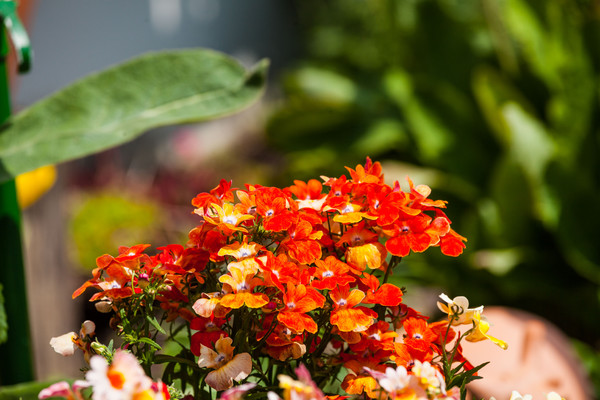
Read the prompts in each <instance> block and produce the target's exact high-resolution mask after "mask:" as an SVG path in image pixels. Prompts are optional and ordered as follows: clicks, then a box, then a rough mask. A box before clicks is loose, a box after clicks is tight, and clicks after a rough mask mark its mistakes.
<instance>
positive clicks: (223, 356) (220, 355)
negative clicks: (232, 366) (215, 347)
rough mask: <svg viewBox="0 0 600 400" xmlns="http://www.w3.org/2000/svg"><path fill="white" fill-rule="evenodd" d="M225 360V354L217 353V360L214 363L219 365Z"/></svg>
mask: <svg viewBox="0 0 600 400" xmlns="http://www.w3.org/2000/svg"><path fill="white" fill-rule="evenodd" d="M226 358H227V357H226V356H225V354H223V353H219V355H218V356H217V358H215V361H216V362H217V363H219V364H220V363H222V362H223V361H225V359H226Z"/></svg>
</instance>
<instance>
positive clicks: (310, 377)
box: [40, 158, 506, 400]
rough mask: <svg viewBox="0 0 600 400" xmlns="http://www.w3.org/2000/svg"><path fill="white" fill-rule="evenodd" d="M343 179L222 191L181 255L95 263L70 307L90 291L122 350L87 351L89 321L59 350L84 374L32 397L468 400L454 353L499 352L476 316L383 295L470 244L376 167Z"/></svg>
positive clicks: (469, 372) (207, 198)
mask: <svg viewBox="0 0 600 400" xmlns="http://www.w3.org/2000/svg"><path fill="white" fill-rule="evenodd" d="M347 169H348V172H349V173H350V177H349V178H348V177H346V176H344V175H342V176H341V177H339V178H328V177H323V182H320V181H318V180H315V179H312V180H309V181H308V182H302V181H294V185H292V186H290V187H287V188H284V189H279V188H275V187H266V186H260V185H245V187H244V188H243V189H234V188H232V183H231V182H227V181H225V180H222V181H221V182H220V184H219V185H218V186H217V187H216V188H214V189H213V190H211V191H210V192H208V193H200V194H198V195H197V196H196V197H195V198H194V199H193V200H192V205H193V206H194V207H195V210H194V213H195V214H196V215H197V216H199V217H200V222H199V225H198V226H197V227H195V228H194V229H192V230H191V232H190V233H189V241H188V242H187V244H186V246H182V245H178V244H171V245H168V246H165V247H159V248H158V249H157V250H158V251H157V253H156V254H154V255H149V254H147V253H146V252H145V251H146V250H147V249H148V247H149V245H146V244H141V245H136V246H133V247H123V248H120V249H119V254H118V255H116V256H111V255H103V256H101V257H99V258H98V259H97V268H95V269H94V270H93V274H92V275H93V276H92V278H91V279H89V280H88V281H87V282H85V283H84V284H83V285H82V286H81V287H79V288H78V289H77V290H75V292H74V293H73V297H77V296H79V295H81V294H82V293H83V292H84V291H85V290H86V289H87V288H94V289H95V290H96V291H97V292H96V293H95V294H94V295H93V296H92V297H91V301H94V302H96V307H97V308H98V309H99V310H101V311H104V312H110V313H113V316H112V319H111V327H112V328H113V329H114V330H115V332H116V334H117V335H118V336H119V338H120V339H121V341H122V344H121V346H120V347H121V348H122V349H126V351H125V350H121V349H118V350H114V349H113V344H112V342H111V344H109V345H108V346H105V345H103V344H101V343H99V342H98V341H97V340H95V339H94V329H93V324H91V323H90V322H86V323H84V325H83V327H82V330H81V332H80V333H79V334H75V333H74V332H70V333H68V334H66V335H63V336H62V337H59V338H53V342H51V343H52V344H53V346H54V347H55V349H56V350H57V351H58V352H61V353H62V354H72V353H73V352H74V351H75V350H76V349H77V348H79V349H81V350H83V351H84V353H85V355H86V360H88V361H89V363H90V369H89V371H88V372H87V373H86V380H85V381H78V382H76V384H74V385H73V386H72V387H71V386H69V385H66V384H64V383H62V384H61V385H62V386H59V387H57V388H54V389H52V387H51V388H48V389H47V391H46V392H43V393H41V394H40V397H46V396H51V395H57V393H58V394H59V395H62V396H63V397H67V398H78V399H79V398H84V397H86V396H87V397H90V396H91V398H92V399H94V400H97V399H117V398H118V399H120V398H123V399H133V398H135V399H137V398H152V399H165V398H182V397H184V396H186V397H189V398H195V399H205V398H206V399H208V398H211V399H212V398H215V396H216V394H218V395H220V396H221V398H228V397H235V398H237V397H239V396H240V395H241V394H242V393H243V392H245V391H248V393H247V395H248V396H251V397H252V398H254V397H257V398H258V397H266V396H267V395H269V397H270V398H274V397H276V396H277V395H276V394H275V393H273V391H274V390H277V388H278V387H281V388H283V389H284V390H283V392H284V397H285V398H286V400H287V399H290V398H294V399H296V398H324V397H325V395H324V394H323V393H336V394H341V393H344V397H346V396H347V395H357V396H358V395H361V396H365V397H369V398H386V397H392V398H395V399H405V398H406V399H416V398H418V399H458V398H464V396H465V393H466V388H465V386H466V384H467V383H468V382H470V381H471V380H473V379H476V378H477V371H478V370H479V369H480V368H481V367H483V365H480V366H476V367H475V366H473V365H471V364H470V363H469V362H468V361H467V360H466V359H465V358H464V357H463V355H462V340H463V339H464V340H466V341H471V342H476V341H480V340H487V339H489V340H491V341H493V342H494V343H496V344H497V345H499V346H500V347H502V348H506V344H505V343H504V342H503V341H501V340H499V339H496V338H494V337H492V336H489V335H488V334H487V332H488V330H489V324H488V323H487V321H486V319H485V317H484V316H483V315H482V312H483V307H478V308H469V305H468V301H467V299H466V298H464V297H456V298H454V299H451V298H450V297H448V296H446V295H444V294H442V295H441V296H440V297H441V300H442V301H440V302H439V303H438V306H439V307H440V309H441V310H442V311H443V312H445V313H446V314H447V315H448V318H447V319H446V320H442V321H438V322H431V321H429V318H428V317H427V316H424V315H422V314H421V313H419V312H418V311H416V310H415V309H413V308H411V307H409V306H407V305H406V304H404V303H403V302H402V298H403V294H404V289H403V288H400V287H398V286H396V285H394V284H392V283H390V282H389V281H390V278H391V277H392V276H393V273H394V269H396V268H397V267H398V265H399V264H400V262H401V260H402V258H403V257H405V256H407V255H409V254H410V253H411V252H423V251H425V250H427V249H429V248H430V247H439V249H440V250H441V252H442V253H443V254H445V255H448V256H454V257H455V256H458V255H460V254H461V253H462V251H463V249H464V247H465V242H466V239H465V238H464V237H462V236H461V235H459V234H458V233H456V232H455V231H454V230H453V229H452V228H451V222H450V219H449V218H448V217H447V216H446V214H445V213H444V211H443V210H444V208H445V207H446V202H445V201H441V200H431V199H429V195H430V192H431V190H430V188H429V187H427V186H425V185H418V186H415V185H414V184H413V182H412V181H410V179H409V180H408V184H409V190H408V191H403V190H402V189H401V187H400V184H399V183H398V182H395V183H394V184H393V185H392V186H389V185H387V184H385V183H384V177H383V172H382V168H381V165H380V164H379V163H378V162H375V163H373V162H372V161H371V160H370V159H369V158H367V160H366V163H365V164H364V166H363V165H357V166H356V167H355V168H354V169H352V168H347ZM236 197H237V201H236V200H235V198H236ZM459 325H466V326H467V329H466V330H464V331H463V332H461V331H459V329H458V328H457V326H459ZM136 358H137V360H139V363H138V361H137V360H136ZM157 366H160V368H159V367H157ZM158 373H160V374H162V378H161V380H160V381H153V380H152V379H151V378H149V377H150V376H152V375H153V374H158ZM293 375H296V376H297V378H298V379H299V380H294V379H293V378H291V377H290V376H293ZM242 382H245V383H244V384H242ZM167 385H168V386H167ZM89 388H91V389H89ZM89 391H91V393H89Z"/></svg>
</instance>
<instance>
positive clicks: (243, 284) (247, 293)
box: [219, 268, 269, 308]
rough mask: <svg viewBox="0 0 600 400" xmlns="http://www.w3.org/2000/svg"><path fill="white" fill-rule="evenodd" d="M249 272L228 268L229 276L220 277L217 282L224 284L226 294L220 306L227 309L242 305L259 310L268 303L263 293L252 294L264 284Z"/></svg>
mask: <svg viewBox="0 0 600 400" xmlns="http://www.w3.org/2000/svg"><path fill="white" fill-rule="evenodd" d="M250 272H251V271H248V270H246V271H242V270H240V269H239V268H230V270H229V274H225V275H221V276H220V277H219V281H221V282H222V283H223V284H225V287H224V290H225V291H226V292H233V293H227V294H226V295H224V296H223V297H222V298H221V301H220V304H221V305H222V306H223V307H228V308H240V307H242V306H243V305H245V306H246V307H249V308H261V307H262V306H264V305H265V304H267V303H268V302H269V298H268V297H267V295H265V294H264V293H252V290H253V289H254V288H255V287H256V286H259V285H262V284H263V283H264V282H263V281H262V279H260V278H258V277H256V276H255V275H254V274H253V273H250Z"/></svg>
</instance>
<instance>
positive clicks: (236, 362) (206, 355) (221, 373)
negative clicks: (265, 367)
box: [198, 337, 252, 391]
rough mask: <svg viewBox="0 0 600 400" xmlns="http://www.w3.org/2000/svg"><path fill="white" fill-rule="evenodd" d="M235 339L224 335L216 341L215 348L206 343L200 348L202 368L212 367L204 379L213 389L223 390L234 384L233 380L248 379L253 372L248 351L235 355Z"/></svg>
mask: <svg viewBox="0 0 600 400" xmlns="http://www.w3.org/2000/svg"><path fill="white" fill-rule="evenodd" d="M232 342H233V340H232V339H231V338H229V337H222V338H220V339H219V340H217V343H215V350H216V351H215V350H213V349H210V348H208V347H206V346H204V345H202V346H201V348H200V357H199V359H198V365H199V366H200V368H211V369H214V371H211V372H209V373H208V375H206V378H204V381H205V382H206V383H207V384H208V385H209V386H210V387H212V388H213V389H215V390H218V391H221V390H225V389H229V388H230V387H232V386H233V381H236V382H239V381H241V380H243V379H246V377H247V376H248V375H250V373H251V372H252V358H251V357H250V354H248V353H241V354H236V355H235V356H234V355H233V350H234V347H232V346H231V343H232Z"/></svg>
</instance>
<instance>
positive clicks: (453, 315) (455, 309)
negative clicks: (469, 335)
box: [437, 293, 483, 325]
mask: <svg viewBox="0 0 600 400" xmlns="http://www.w3.org/2000/svg"><path fill="white" fill-rule="evenodd" d="M440 298H441V299H442V300H444V301H445V302H446V303H447V304H443V303H441V302H439V301H438V302H437V305H438V308H439V309H440V310H441V311H443V312H445V313H446V314H448V318H449V319H450V320H451V321H452V325H463V324H470V323H471V322H472V321H473V317H474V315H475V314H481V313H482V312H483V306H479V307H477V308H469V300H468V299H467V298H466V297H465V296H457V297H455V298H454V299H450V297H448V296H447V295H446V294H444V293H442V294H440Z"/></svg>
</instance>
